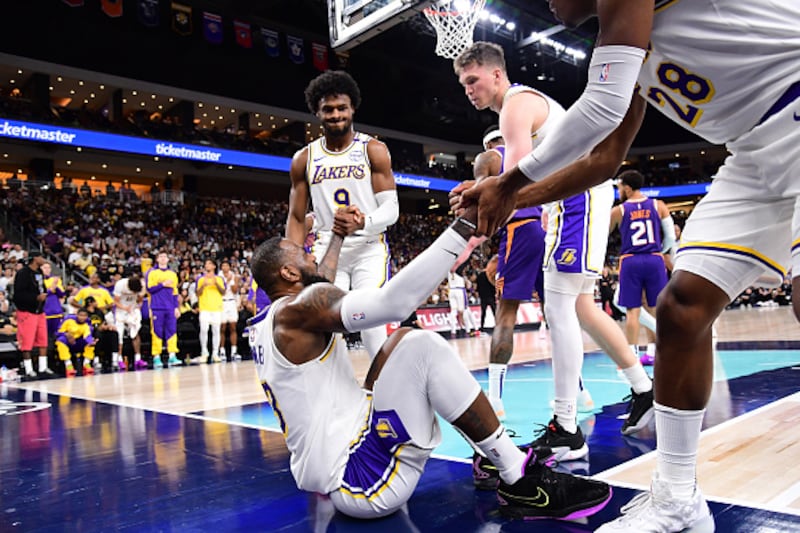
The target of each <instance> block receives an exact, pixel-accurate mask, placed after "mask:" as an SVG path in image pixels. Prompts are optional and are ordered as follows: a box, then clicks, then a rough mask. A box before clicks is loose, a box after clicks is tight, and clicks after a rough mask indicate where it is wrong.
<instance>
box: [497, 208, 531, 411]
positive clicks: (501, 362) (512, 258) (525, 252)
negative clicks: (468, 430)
mask: <svg viewBox="0 0 800 533" xmlns="http://www.w3.org/2000/svg"><path fill="white" fill-rule="evenodd" d="M543 255H544V230H543V229H542V226H541V223H540V222H539V220H527V221H519V222H517V223H512V224H509V225H508V226H507V227H506V228H505V229H504V230H503V234H502V236H501V238H500V246H499V250H498V252H497V257H498V261H497V282H496V285H497V291H498V297H499V300H498V302H497V311H496V314H495V327H494V330H493V331H492V342H491V347H490V350H489V400H490V401H491V402H492V406H493V407H494V409H495V412H496V413H498V414H499V415H501V418H503V417H504V416H505V407H504V406H503V402H502V397H503V386H504V381H505V376H506V372H507V370H508V362H509V361H510V360H511V356H512V355H513V353H514V326H515V325H516V323H517V309H519V304H520V301H522V300H529V299H530V298H531V296H532V295H533V291H534V289H535V288H536V283H537V279H538V278H539V277H540V276H541V275H542V257H543ZM539 294H542V293H539Z"/></svg>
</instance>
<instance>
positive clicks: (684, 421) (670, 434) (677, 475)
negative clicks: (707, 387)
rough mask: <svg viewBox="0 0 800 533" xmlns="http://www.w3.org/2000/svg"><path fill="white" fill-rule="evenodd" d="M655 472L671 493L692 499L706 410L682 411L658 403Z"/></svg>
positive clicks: (677, 496) (676, 496)
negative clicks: (701, 430)
mask: <svg viewBox="0 0 800 533" xmlns="http://www.w3.org/2000/svg"><path fill="white" fill-rule="evenodd" d="M654 405H655V409H656V445H657V454H656V457H657V460H656V471H657V472H658V477H659V478H660V479H661V480H662V481H664V482H666V483H667V484H668V485H669V487H670V490H671V491H672V495H673V496H674V497H675V498H677V499H679V500H689V499H691V497H692V495H693V494H694V487H695V483H696V478H695V476H696V466H697V448H698V445H699V440H700V429H701V427H702V424H703V415H704V414H705V412H706V410H705V409H702V410H700V411H683V410H680V409H673V408H672V407H667V406H666V405H661V404H659V403H655V404H654Z"/></svg>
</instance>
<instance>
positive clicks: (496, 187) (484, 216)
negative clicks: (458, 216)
mask: <svg viewBox="0 0 800 533" xmlns="http://www.w3.org/2000/svg"><path fill="white" fill-rule="evenodd" d="M461 194H462V200H461V205H462V206H464V207H467V206H470V205H473V204H475V203H477V205H478V222H477V225H478V229H477V231H476V232H475V235H478V236H482V235H487V236H488V235H494V233H495V232H496V231H497V229H498V228H499V227H500V226H501V225H502V224H504V223H505V222H506V221H507V220H508V218H509V217H510V216H511V213H512V212H513V211H514V205H515V203H516V190H515V189H509V188H508V187H507V186H505V183H504V182H502V181H500V178H499V177H498V176H490V177H488V178H484V179H482V180H481V182H480V183H478V184H477V185H475V186H473V187H472V188H470V189H467V190H465V191H464V192H463V193H461ZM462 216H463V215H462Z"/></svg>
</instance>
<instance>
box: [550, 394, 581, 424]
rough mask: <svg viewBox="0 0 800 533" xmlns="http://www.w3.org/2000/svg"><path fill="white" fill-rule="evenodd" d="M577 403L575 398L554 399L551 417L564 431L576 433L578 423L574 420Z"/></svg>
mask: <svg viewBox="0 0 800 533" xmlns="http://www.w3.org/2000/svg"><path fill="white" fill-rule="evenodd" d="M577 403H578V402H577V401H576V400H575V398H572V399H568V400H566V399H563V398H556V399H555V402H554V403H553V416H555V417H556V418H557V419H558V423H559V424H561V427H562V428H564V431H567V432H569V433H575V432H576V431H578V423H577V421H576V419H575V417H576V416H577V411H578V407H577Z"/></svg>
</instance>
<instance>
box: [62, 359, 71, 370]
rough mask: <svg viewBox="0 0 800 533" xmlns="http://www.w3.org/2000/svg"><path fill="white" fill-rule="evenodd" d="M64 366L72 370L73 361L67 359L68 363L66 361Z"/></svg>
mask: <svg viewBox="0 0 800 533" xmlns="http://www.w3.org/2000/svg"><path fill="white" fill-rule="evenodd" d="M64 366H65V367H66V368H72V361H71V360H69V359H67V360H66V361H64Z"/></svg>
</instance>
